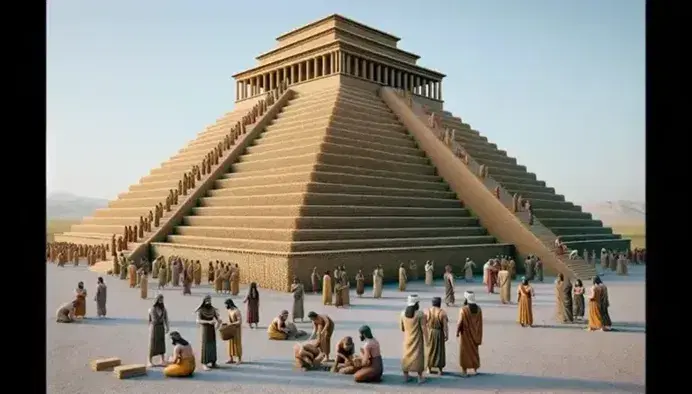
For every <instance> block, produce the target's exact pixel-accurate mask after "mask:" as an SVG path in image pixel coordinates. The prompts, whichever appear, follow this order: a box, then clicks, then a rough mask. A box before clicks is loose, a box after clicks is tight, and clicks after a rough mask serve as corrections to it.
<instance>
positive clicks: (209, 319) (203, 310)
mask: <svg viewBox="0 0 692 394" xmlns="http://www.w3.org/2000/svg"><path fill="white" fill-rule="evenodd" d="M195 313H196V314H197V324H199V325H200V328H201V330H202V347H201V349H200V353H202V365H204V370H206V371H208V370H209V369H211V368H216V357H217V355H216V329H217V328H218V326H219V325H220V323H221V319H220V318H219V312H218V311H217V310H216V308H214V307H213V306H212V304H211V296H205V297H204V299H203V300H202V304H201V305H200V306H199V307H198V308H197V310H195Z"/></svg>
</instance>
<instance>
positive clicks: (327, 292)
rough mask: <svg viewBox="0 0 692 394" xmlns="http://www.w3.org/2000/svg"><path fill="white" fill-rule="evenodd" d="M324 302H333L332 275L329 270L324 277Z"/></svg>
mask: <svg viewBox="0 0 692 394" xmlns="http://www.w3.org/2000/svg"><path fill="white" fill-rule="evenodd" d="M322 304H323V305H331V304H332V277H331V276H329V271H326V272H325V273H324V276H323V277H322Z"/></svg>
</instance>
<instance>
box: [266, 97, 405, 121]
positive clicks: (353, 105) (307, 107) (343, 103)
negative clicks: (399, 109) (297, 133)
mask: <svg viewBox="0 0 692 394" xmlns="http://www.w3.org/2000/svg"><path fill="white" fill-rule="evenodd" d="M337 108H340V109H342V110H345V111H347V112H356V113H364V114H368V115H371V116H375V117H376V118H381V119H387V120H394V121H396V120H397V117H396V115H394V113H393V112H392V111H390V110H389V108H388V107H387V106H386V105H385V104H384V103H382V102H380V103H379V104H378V103H373V102H365V101H356V100H353V99H351V98H349V97H348V96H345V95H338V96H333V97H328V98H326V99H323V100H315V101H309V102H303V103H298V104H294V103H289V104H288V105H287V106H286V107H284V109H283V111H281V112H280V113H279V114H277V118H279V119H290V118H295V117H300V116H310V115H311V114H313V113H315V112H319V111H322V110H324V109H337Z"/></svg>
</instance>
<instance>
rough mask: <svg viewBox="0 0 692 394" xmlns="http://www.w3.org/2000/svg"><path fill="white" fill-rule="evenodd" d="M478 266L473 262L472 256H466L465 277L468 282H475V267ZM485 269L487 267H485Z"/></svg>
mask: <svg viewBox="0 0 692 394" xmlns="http://www.w3.org/2000/svg"><path fill="white" fill-rule="evenodd" d="M474 268H476V263H474V262H473V260H471V259H470V258H468V257H467V258H466V262H465V263H464V279H465V280H466V283H470V282H473V269H474ZM484 270H485V268H484ZM485 279H486V277H485V272H484V273H483V283H486V282H485Z"/></svg>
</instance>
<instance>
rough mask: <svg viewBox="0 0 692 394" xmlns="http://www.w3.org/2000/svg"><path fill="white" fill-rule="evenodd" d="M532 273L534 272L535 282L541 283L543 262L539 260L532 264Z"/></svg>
mask: <svg viewBox="0 0 692 394" xmlns="http://www.w3.org/2000/svg"><path fill="white" fill-rule="evenodd" d="M534 271H536V280H537V281H539V282H543V262H542V261H541V259H537V260H536V262H535V263H534Z"/></svg>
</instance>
